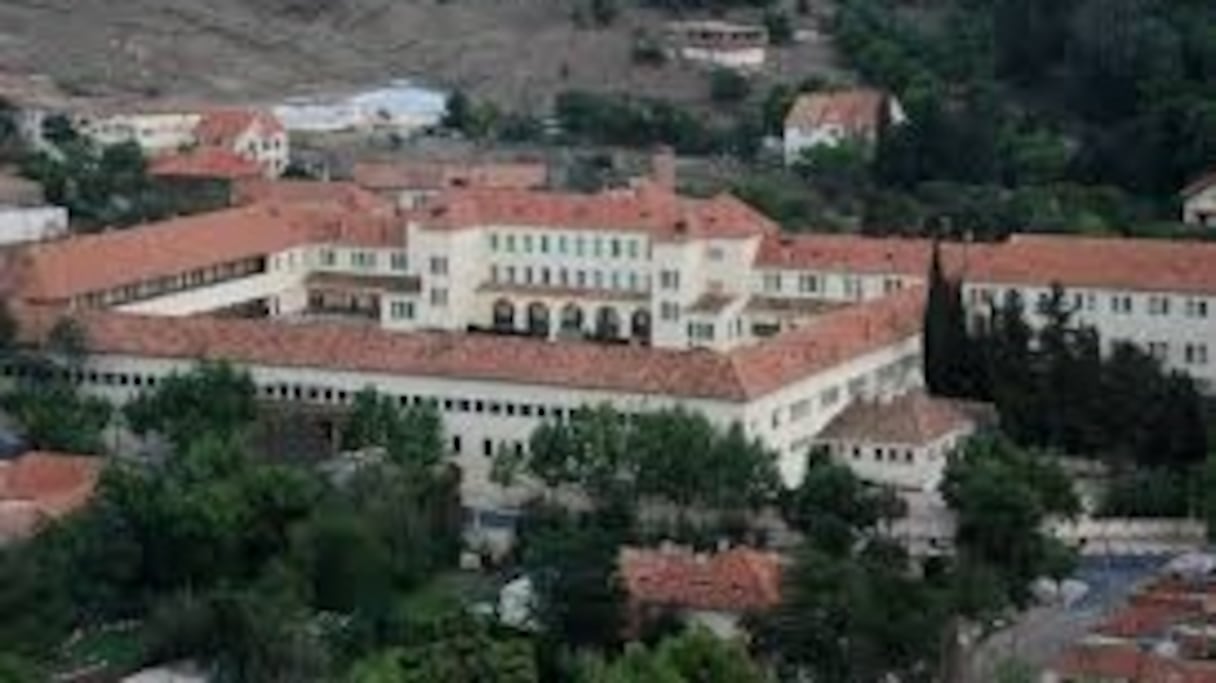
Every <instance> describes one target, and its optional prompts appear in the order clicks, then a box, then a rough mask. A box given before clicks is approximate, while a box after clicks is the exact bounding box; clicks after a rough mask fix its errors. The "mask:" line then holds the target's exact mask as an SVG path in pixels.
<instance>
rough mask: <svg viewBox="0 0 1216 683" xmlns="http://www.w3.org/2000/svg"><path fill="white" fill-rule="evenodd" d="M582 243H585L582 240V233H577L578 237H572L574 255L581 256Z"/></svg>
mask: <svg viewBox="0 0 1216 683" xmlns="http://www.w3.org/2000/svg"><path fill="white" fill-rule="evenodd" d="M584 245H585V242H584V240H583V236H582V235H579V236H578V237H575V238H574V255H575V256H582V255H583V248H584Z"/></svg>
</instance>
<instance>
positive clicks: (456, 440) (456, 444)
mask: <svg viewBox="0 0 1216 683" xmlns="http://www.w3.org/2000/svg"><path fill="white" fill-rule="evenodd" d="M460 446H461V443H460V436H459V435H457V436H453V437H452V452H453V453H457V454H459V453H460Z"/></svg>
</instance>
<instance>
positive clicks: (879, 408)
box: [819, 391, 981, 446]
mask: <svg viewBox="0 0 1216 683" xmlns="http://www.w3.org/2000/svg"><path fill="white" fill-rule="evenodd" d="M980 409H981V408H980V406H978V405H977V404H971V403H965V402H962V401H956V400H952V399H946V398H937V397H933V396H929V395H927V394H925V393H923V392H919V391H916V392H911V393H908V394H904V395H903V396H899V397H897V398H893V399H890V400H887V401H864V400H859V401H854V402H853V403H852V404H850V405H849V406H848V407H847V408H845V409H844V410H843V411H842V412H841V413H840V414H839V415H837V416H836V417H835V418H833V419H832V421H831V422H829V423H828V425H827V427H825V428H824V430H823V431H822V432H821V433H820V435H819V438H821V439H831V440H837V441H850V442H861V443H880V444H906V445H913V446H923V445H926V444H929V443H932V442H934V441H937V440H938V439H941V438H942V437H945V436H947V435H949V434H952V433H954V432H958V431H961V430H969V429H971V428H973V427H974V426H975V425H976V422H977V417H978V415H977V413H978V412H980Z"/></svg>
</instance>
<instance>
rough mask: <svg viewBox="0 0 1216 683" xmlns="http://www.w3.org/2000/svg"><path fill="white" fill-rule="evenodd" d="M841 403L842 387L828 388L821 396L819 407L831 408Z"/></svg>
mask: <svg viewBox="0 0 1216 683" xmlns="http://www.w3.org/2000/svg"><path fill="white" fill-rule="evenodd" d="M839 402H840V387H828V388H827V389H824V390H823V391H822V392H820V394H819V406H820V407H821V408H831V407H832V406H834V405H836V404H837V403H839Z"/></svg>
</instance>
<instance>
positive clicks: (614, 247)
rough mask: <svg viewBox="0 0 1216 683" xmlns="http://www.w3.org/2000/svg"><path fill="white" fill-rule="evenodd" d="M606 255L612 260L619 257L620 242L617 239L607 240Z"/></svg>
mask: <svg viewBox="0 0 1216 683" xmlns="http://www.w3.org/2000/svg"><path fill="white" fill-rule="evenodd" d="M608 255H609V256H611V257H612V258H620V257H621V241H620V240H619V239H617V238H615V237H613V238H612V239H611V240H609V242H608Z"/></svg>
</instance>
